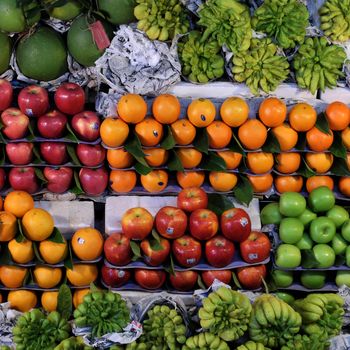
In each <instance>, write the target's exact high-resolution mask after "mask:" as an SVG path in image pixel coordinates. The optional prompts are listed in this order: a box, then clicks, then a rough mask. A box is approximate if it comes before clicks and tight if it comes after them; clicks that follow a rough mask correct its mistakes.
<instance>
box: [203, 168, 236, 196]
mask: <svg viewBox="0 0 350 350" xmlns="http://www.w3.org/2000/svg"><path fill="white" fill-rule="evenodd" d="M237 181H238V178H237V175H236V174H233V173H226V172H221V171H211V172H210V173H209V182H210V185H211V187H213V189H214V190H215V191H218V192H229V191H231V190H232V189H233V188H234V187H235V186H236V184H237Z"/></svg>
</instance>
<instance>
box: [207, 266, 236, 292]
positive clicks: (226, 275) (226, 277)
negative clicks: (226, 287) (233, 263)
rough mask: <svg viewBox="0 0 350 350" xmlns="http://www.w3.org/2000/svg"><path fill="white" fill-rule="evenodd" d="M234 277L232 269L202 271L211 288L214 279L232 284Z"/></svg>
mask: <svg viewBox="0 0 350 350" xmlns="http://www.w3.org/2000/svg"><path fill="white" fill-rule="evenodd" d="M231 279H232V271H230V270H211V271H203V272H202V280H203V282H204V284H205V285H206V287H207V288H209V287H210V286H211V285H212V284H213V282H214V280H218V281H220V282H222V283H226V284H230V283H231Z"/></svg>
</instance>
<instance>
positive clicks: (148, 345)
mask: <svg viewBox="0 0 350 350" xmlns="http://www.w3.org/2000/svg"><path fill="white" fill-rule="evenodd" d="M186 331H187V329H186V326H185V324H184V322H183V319H182V317H181V315H180V314H179V313H178V312H177V311H176V310H175V309H170V307H169V306H167V305H156V306H155V307H154V308H153V309H151V310H149V311H148V312H147V319H146V320H145V321H143V334H142V336H141V337H140V338H139V339H138V340H137V341H135V342H133V343H131V344H129V345H128V346H127V347H126V350H153V349H163V350H167V349H169V350H180V349H181V346H182V344H184V343H185V341H186Z"/></svg>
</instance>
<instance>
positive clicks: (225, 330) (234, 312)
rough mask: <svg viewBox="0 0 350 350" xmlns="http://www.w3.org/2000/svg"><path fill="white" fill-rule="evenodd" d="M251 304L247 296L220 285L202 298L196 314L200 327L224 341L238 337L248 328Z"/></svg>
mask: <svg viewBox="0 0 350 350" xmlns="http://www.w3.org/2000/svg"><path fill="white" fill-rule="evenodd" d="M251 311H252V306H251V304H250V301H249V299H248V297H247V296H245V295H244V294H242V293H239V292H237V291H234V290H232V289H229V288H225V287H220V288H219V289H217V290H216V291H215V292H212V293H210V294H209V295H208V297H207V298H204V299H203V307H201V308H200V309H199V312H198V316H199V319H200V325H201V327H202V328H204V329H207V330H209V331H210V332H211V333H213V334H216V335H218V336H219V337H220V338H221V339H223V340H225V341H233V340H236V339H239V338H240V337H241V336H242V335H243V334H244V332H245V331H246V330H247V329H248V323H249V316H250V313H251Z"/></svg>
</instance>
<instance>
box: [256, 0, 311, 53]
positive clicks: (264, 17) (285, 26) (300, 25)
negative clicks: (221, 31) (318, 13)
mask: <svg viewBox="0 0 350 350" xmlns="http://www.w3.org/2000/svg"><path fill="white" fill-rule="evenodd" d="M308 24H309V12H308V10H307V8H306V6H305V5H304V4H302V3H301V2H300V1H298V0H265V1H264V3H263V4H262V6H260V7H259V8H258V9H257V10H256V11H255V13H254V16H253V19H252V26H253V28H254V29H255V30H256V31H258V32H263V33H266V34H267V35H268V36H269V37H271V38H275V39H276V41H277V43H278V45H279V46H281V47H283V48H284V49H289V48H294V47H295V46H296V45H297V44H299V43H302V42H303V41H304V38H305V34H306V27H307V26H308Z"/></svg>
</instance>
